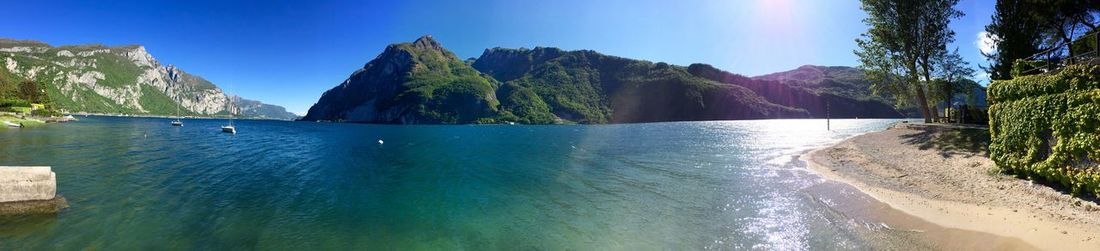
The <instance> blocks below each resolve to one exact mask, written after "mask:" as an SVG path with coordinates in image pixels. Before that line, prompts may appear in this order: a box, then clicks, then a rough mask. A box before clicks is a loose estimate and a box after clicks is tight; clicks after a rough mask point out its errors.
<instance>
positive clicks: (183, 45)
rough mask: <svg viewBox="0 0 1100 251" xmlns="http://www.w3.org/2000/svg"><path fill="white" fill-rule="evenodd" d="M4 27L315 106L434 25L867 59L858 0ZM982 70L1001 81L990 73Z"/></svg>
mask: <svg viewBox="0 0 1100 251" xmlns="http://www.w3.org/2000/svg"><path fill="white" fill-rule="evenodd" d="M993 4H994V0H961V2H960V3H959V5H958V6H957V7H958V8H959V9H960V10H962V11H963V12H965V13H966V16H965V17H963V18H962V19H959V20H956V21H955V22H953V23H952V28H953V29H954V30H955V31H956V33H957V35H956V39H957V41H956V43H955V44H954V45H953V47H958V48H959V51H960V53H962V54H963V56H964V57H965V58H966V59H967V60H968V61H969V62H970V63H971V65H973V66H974V68H975V69H977V66H978V64H979V63H980V64H985V60H984V59H983V58H982V57H981V55H980V54H979V52H978V46H977V43H976V41H977V38H978V37H977V36H978V33H979V32H981V31H982V30H983V29H984V26H985V25H986V24H988V23H989V20H990V15H991V14H992V12H993ZM4 6H5V8H2V9H0V16H3V17H4V21H3V22H0V37H6V38H15V39H33V40H39V41H43V42H46V43H49V44H52V45H67V44H88V43H101V44H106V45H128V44H141V45H145V47H146V49H147V50H149V52H150V53H152V54H153V56H155V57H156V58H157V59H158V60H160V61H161V62H162V63H165V64H174V65H176V66H178V67H180V68H182V69H184V70H185V71H188V72H190V73H193V74H197V75H200V76H203V77H204V78H206V79H209V80H210V81H212V82H214V83H215V84H218V85H219V86H221V87H222V88H226V89H228V91H229V92H230V93H233V94H238V95H240V96H243V97H246V98H251V99H257V100H261V101H264V102H266V103H272V104H277V105H282V106H285V107H287V109H288V110H290V111H292V112H295V113H299V114H304V113H305V111H306V110H308V109H309V106H310V105H312V104H313V103H314V102H316V101H317V99H318V98H319V97H320V95H321V93H322V92H324V91H325V90H328V89H329V88H332V87H333V86H336V85H337V84H338V83H340V82H341V81H343V80H344V79H345V78H347V76H348V75H349V74H350V73H351V72H352V71H354V70H355V69H358V68H360V67H362V66H363V65H364V64H366V62H367V61H370V60H371V59H373V58H374V57H375V56H377V55H378V54H379V53H380V52H381V51H382V49H383V48H385V46H386V45H387V44H391V43H397V42H407V41H412V40H414V39H416V38H417V37H419V36H421V35H425V34H431V35H432V36H433V37H435V38H436V40H439V41H440V42H441V43H443V45H444V46H445V47H447V48H448V49H450V50H452V51H454V52H455V53H456V54H458V55H459V56H460V57H462V58H469V57H477V56H479V55H480V54H481V52H482V51H483V50H484V49H486V48H492V47H509V48H514V47H528V48H530V47H536V46H548V47H559V48H563V49H570V50H575V49H592V50H596V51H599V52H602V53H605V54H610V55H616V56H623V57H629V58H637V59H644V60H650V61H661V62H668V63H672V64H678V65H687V64H691V63H707V64H712V65H715V66H717V67H718V68H721V69H724V70H727V71H731V72H734V73H739V74H743V75H748V76H755V75H761V74H766V73H771V72H778V71H785V70H790V69H794V68H797V67H798V66H801V65H807V64H813V65H845V66H855V65H856V64H858V61H856V58H855V56H854V55H853V54H852V50H853V49H855V43H854V42H853V40H854V39H855V38H856V37H857V36H858V35H859V34H860V33H861V32H863V31H865V30H866V26H864V25H863V23H862V22H861V20H862V18H863V17H864V16H865V14H864V13H863V12H862V11H861V10H860V9H859V1H857V0H729V1H665V0H653V1H637V0H635V1H630V0H604V1H588V0H564V1H533V0H531V1H528V0H499V1H498V0H468V1H423V0H412V1H396V0H395V1H336V2H327V1H254V2H249V1H85V2H75V1H74V2H68V1H7V3H5V4H4ZM977 80H979V81H981V82H982V83H988V80H987V79H985V78H984V76H978V79H977Z"/></svg>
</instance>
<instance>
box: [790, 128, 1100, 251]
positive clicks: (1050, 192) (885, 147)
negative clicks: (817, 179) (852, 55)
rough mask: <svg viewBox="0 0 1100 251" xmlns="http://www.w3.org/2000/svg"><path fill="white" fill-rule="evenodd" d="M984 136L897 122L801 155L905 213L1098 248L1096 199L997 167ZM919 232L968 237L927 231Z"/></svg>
mask: <svg viewBox="0 0 1100 251" xmlns="http://www.w3.org/2000/svg"><path fill="white" fill-rule="evenodd" d="M988 137H989V136H988V133H987V131H984V129H981V128H965V127H954V126H943V125H923V124H898V125H897V126H894V127H892V128H890V129H887V130H885V131H881V132H873V133H868V134H864V135H861V136H857V137H854V138H851V139H848V140H845V141H843V142H841V143H839V144H837V145H835V146H832V147H828V148H824V149H819V150H816V151H813V152H810V153H809V154H807V155H806V156H804V157H803V159H804V160H805V161H806V162H807V165H808V166H809V168H811V169H812V170H815V171H816V172H818V173H820V174H821V175H823V176H824V177H826V178H828V179H831V180H835V181H839V182H842V183H846V184H849V185H852V186H854V187H856V188H857V189H859V190H860V191H862V192H864V193H866V194H867V195H869V196H871V197H873V198H875V199H877V200H879V201H881V202H883V203H885V204H888V205H889V206H890V207H892V208H894V209H897V210H899V211H902V212H904V213H906V214H909V215H911V216H914V217H917V218H920V219H922V220H925V221H928V222H931V223H932V224H936V225H938V226H942V227H944V228H953V229H961V230H968V231H975V232H982V233H988V234H992V235H996V236H1003V237H1008V238H1017V239H1019V240H1022V241H1023V242H1024V243H1027V244H1029V245H1030V246H1031V247H1017V248H1013V247H1005V248H1007V249H1032V248H1039V249H1043V250H1098V249H1100V205H1097V204H1096V203H1095V202H1093V201H1087V200H1082V199H1078V198H1075V197H1073V196H1070V195H1068V194H1066V193H1064V192H1062V191H1059V190H1056V189H1054V188H1051V187H1049V186H1046V185H1041V184H1035V183H1033V182H1031V181H1028V180H1025V179H1020V178H1016V177H1013V176H1009V175H1005V174H1002V173H1000V172H998V171H996V170H997V169H996V165H995V164H994V163H993V161H991V160H990V159H989V158H988V157H987V156H988V150H987V148H986V143H985V142H988ZM973 237H974V238H978V236H973ZM925 238H926V239H928V240H929V241H932V242H956V241H959V240H964V239H967V238H959V237H958V236H950V235H944V234H936V233H934V232H932V231H929V232H927V234H926V236H925ZM969 242H973V240H970V241H969ZM943 247H952V245H951V244H950V243H948V244H947V245H945V246H943ZM956 247H957V246H956Z"/></svg>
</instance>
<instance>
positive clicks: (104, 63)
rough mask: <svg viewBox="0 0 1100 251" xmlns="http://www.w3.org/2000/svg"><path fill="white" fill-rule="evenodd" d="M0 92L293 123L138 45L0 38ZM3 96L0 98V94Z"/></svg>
mask: <svg viewBox="0 0 1100 251" xmlns="http://www.w3.org/2000/svg"><path fill="white" fill-rule="evenodd" d="M0 64H2V65H3V67H0V87H5V88H0V90H4V89H14V88H7V87H11V86H15V85H17V84H19V83H22V82H24V81H34V82H36V83H38V85H37V86H38V87H39V88H41V91H42V92H44V93H46V94H47V96H48V97H49V101H50V104H51V105H53V106H55V107H56V108H60V109H61V110H64V111H65V112H70V113H78V112H89V113H106V114H136V115H174V114H176V112H177V105H178V106H179V113H180V114H181V115H185V116H214V115H227V114H229V113H228V111H229V107H230V100H234V102H232V105H234V106H236V107H238V108H239V110H240V112H239V114H237V115H238V116H241V117H245V118H262V119H283V120H290V119H295V118H297V117H298V116H296V115H294V114H293V113H289V112H287V111H286V109H285V108H283V107H280V106H276V105H270V104H264V103H262V102H259V101H253V100H248V99H243V98H240V97H236V96H231V95H228V94H226V93H225V92H224V91H222V89H221V88H219V87H218V86H216V85H214V84H213V83H211V82H210V81H208V80H206V79H203V78H202V77H200V76H197V75H193V74H190V73H188V72H186V71H183V70H182V69H179V68H177V67H175V66H173V65H171V64H168V65H165V64H162V63H160V62H159V61H157V60H156V59H155V58H154V57H153V56H152V55H151V54H149V52H148V51H146V50H145V47H143V46H140V45H129V46H112V47H108V46H103V45H75V46H57V47H54V46H50V45H49V44H46V43H42V42H37V41H28V40H12V39H0ZM2 94H3V93H0V95H2Z"/></svg>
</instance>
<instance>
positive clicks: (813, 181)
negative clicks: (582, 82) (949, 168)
mask: <svg viewBox="0 0 1100 251" xmlns="http://www.w3.org/2000/svg"><path fill="white" fill-rule="evenodd" d="M81 119H82V120H81V121H78V122H73V123H67V124H56V125H50V126H46V127H41V128H30V129H22V130H0V165H48V166H52V167H53V169H54V172H56V173H57V177H58V183H59V184H60V185H59V188H58V192H59V194H60V195H62V196H64V197H65V198H66V199H67V200H68V201H69V203H70V206H71V208H69V209H67V210H65V211H63V212H61V213H59V214H57V215H42V216H19V217H4V218H0V249H5V250H8V249H27V248H69V249H71V248H80V247H91V248H102V249H117V248H146V249H149V248H158V249H163V248H168V249H208V248H219V249H221V248H262V249H306V248H327V249H347V248H356V247H359V248H362V247H371V248H380V249H454V248H465V249H552V250H560V249H581V250H605V249H746V248H754V249H772V250H774V249H783V250H790V249H862V248H868V247H872V246H869V245H868V243H867V238H866V237H865V234H862V233H861V232H862V231H866V230H868V229H871V230H874V229H875V227H874V225H875V224H868V223H866V222H863V221H861V220H860V219H853V217H854V216H847V215H844V214H837V213H835V210H834V209H831V208H830V206H829V205H828V203H823V202H822V201H825V200H822V199H821V198H820V197H821V196H818V195H815V194H820V193H821V192H820V190H819V189H818V190H815V189H811V188H813V187H820V185H821V184H822V183H824V180H823V179H822V178H821V177H820V176H818V175H816V174H814V173H813V172H811V171H809V170H807V169H806V168H805V166H803V165H799V161H797V159H796V156H797V155H799V154H801V153H803V152H805V151H807V150H809V149H813V148H817V147H823V146H827V145H829V144H833V143H836V142H838V141H840V140H842V139H844V138H847V137H851V136H853V135H856V134H859V133H865V132H870V131H876V130H881V129H884V128H886V127H887V126H888V125H890V124H892V123H894V122H896V121H897V120H833V121H832V122H831V126H832V129H833V130H832V131H827V130H825V121H824V120H757V121H717V122H677V123H651V124H628V125H590V126H587V125H585V126H521V125H516V126H508V125H479V126H465V125H464V126H393V125H359V124H330V123H309V122H278V121H238V122H237V127H238V130H239V133H238V134H236V135H230V134H224V133H221V132H220V131H219V126H220V125H221V124H222V123H224V121H219V120H186V121H185V126H184V127H182V128H181V127H171V126H169V124H168V122H169V120H168V119H150V118H109V117H88V118H81ZM379 139H383V140H385V144H381V145H380V144H378V143H377V141H378V140H379Z"/></svg>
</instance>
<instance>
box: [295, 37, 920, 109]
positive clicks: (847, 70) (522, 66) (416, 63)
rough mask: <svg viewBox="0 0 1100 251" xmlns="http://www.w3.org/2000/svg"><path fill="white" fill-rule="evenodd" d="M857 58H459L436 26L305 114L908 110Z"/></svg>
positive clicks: (530, 53)
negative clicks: (754, 63) (741, 68)
mask: <svg viewBox="0 0 1100 251" xmlns="http://www.w3.org/2000/svg"><path fill="white" fill-rule="evenodd" d="M869 87H870V82H869V81H867V80H866V79H865V78H864V76H863V72H862V71H861V70H859V69H855V68H851V67H824V66H803V67H799V68H798V69H795V70H792V71H787V72H780V73H773V74H768V75H763V76H757V77H746V76H742V75H738V74H734V73H729V72H726V71H722V70H720V69H717V68H715V67H713V66H710V65H706V64H691V65H689V66H677V65H671V64H667V63H653V62H649V61H644V60H636V59H629V58H622V57H616V56H610V55H604V54H600V53H598V52H595V51H591V50H578V51H566V50H561V49H557V48H546V47H538V48H534V49H524V48H521V49H507V48H492V49H487V50H485V51H484V52H483V53H482V55H481V56H480V57H478V58H472V59H468V60H465V61H464V60H460V59H459V58H458V57H457V56H455V54H454V53H452V52H451V51H449V50H447V49H445V48H444V47H443V46H442V45H441V44H440V43H439V42H437V41H435V40H434V39H433V38H432V37H431V36H424V37H421V38H419V39H417V40H416V41H414V42H412V43H399V44H393V45H390V46H387V47H386V48H385V50H383V52H382V53H381V54H380V55H378V56H377V57H376V58H374V59H373V60H370V61H369V62H368V63H367V64H366V65H364V66H363V67H362V68H360V69H357V70H356V71H354V72H353V73H352V74H351V76H349V77H348V78H347V79H346V80H344V81H343V82H342V83H340V84H339V85H338V86H336V87H334V88H332V89H330V90H328V91H326V92H325V93H324V94H323V95H322V96H321V98H320V100H318V102H317V103H316V104H314V105H313V106H312V107H310V109H309V112H308V113H307V114H306V115H305V116H304V117H302V119H301V120H306V121H339V122H359V123H395V124H465V123H505V122H518V123H525V124H563V123H583V124H602V123H638V122H660V121H695V120H730V119H769V118H824V117H826V116H831V117H833V118H857V117H858V118H900V117H906V116H907V115H912V114H911V113H909V112H906V111H905V110H903V111H899V110H898V109H895V108H894V107H893V106H892V104H893V103H894V102H893V101H892V100H889V99H888V98H885V97H880V96H876V95H873V94H872V93H871V92H870V91H869V90H870V88H869Z"/></svg>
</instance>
